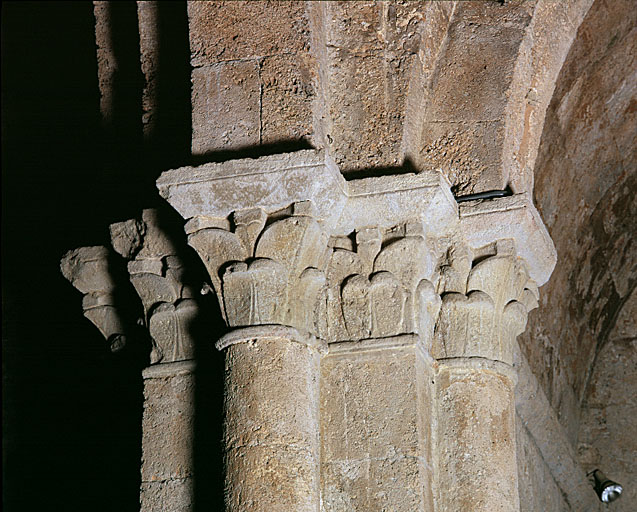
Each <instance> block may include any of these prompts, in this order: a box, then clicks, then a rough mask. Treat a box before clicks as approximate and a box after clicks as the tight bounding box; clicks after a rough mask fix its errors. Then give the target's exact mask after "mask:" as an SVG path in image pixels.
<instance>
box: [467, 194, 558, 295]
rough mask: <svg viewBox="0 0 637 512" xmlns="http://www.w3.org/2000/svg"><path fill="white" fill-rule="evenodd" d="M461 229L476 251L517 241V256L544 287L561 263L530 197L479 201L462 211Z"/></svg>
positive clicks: (518, 195)
mask: <svg viewBox="0 0 637 512" xmlns="http://www.w3.org/2000/svg"><path fill="white" fill-rule="evenodd" d="M459 215H460V229H461V231H462V234H463V237H464V239H465V240H467V242H468V243H469V245H470V246H471V247H472V248H478V247H481V246H484V245H486V244H487V243H490V242H493V241H495V240H499V239H507V238H510V239H513V240H515V244H516V249H517V254H518V255H519V256H520V257H521V258H522V259H524V261H525V262H526V263H527V265H528V268H529V275H530V276H531V278H532V279H533V280H534V281H535V282H536V283H537V285H538V286H542V285H543V284H544V283H546V282H547V281H548V280H549V277H550V276H551V274H552V273H553V269H554V268H555V264H556V263H557V251H556V249H555V245H553V240H552V239H551V236H550V235H549V233H548V231H547V229H546V227H545V226H544V223H543V222H542V219H541V218H540V214H539V213H538V211H537V209H536V208H535V206H534V205H533V202H532V200H531V198H530V196H529V195H528V194H526V193H523V194H516V195H513V196H509V197H501V198H497V199H487V200H483V199H478V200H475V201H467V202H466V203H462V204H461V205H460V208H459Z"/></svg>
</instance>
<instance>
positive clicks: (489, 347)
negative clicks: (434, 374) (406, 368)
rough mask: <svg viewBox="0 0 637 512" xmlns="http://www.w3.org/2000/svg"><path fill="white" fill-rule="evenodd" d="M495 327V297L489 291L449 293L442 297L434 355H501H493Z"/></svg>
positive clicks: (440, 356) (442, 356)
mask: <svg viewBox="0 0 637 512" xmlns="http://www.w3.org/2000/svg"><path fill="white" fill-rule="evenodd" d="M495 327H496V326H495V325H494V305H493V301H492V300H491V298H490V297H489V296H488V295H487V294H486V293H483V292H481V291H474V292H472V293H470V294H469V295H468V296H466V295H463V294H460V293H449V294H446V295H445V296H444V297H443V299H442V307H441V310H440V318H439V320H438V328H437V330H436V336H435V340H434V347H433V355H434V357H436V358H445V357H467V356H479V357H488V358H491V359H498V357H493V352H494V350H493V343H492V341H493V340H492V337H493V335H494V333H495V334H496V335H497V331H496V330H495ZM496 351H497V349H496Z"/></svg>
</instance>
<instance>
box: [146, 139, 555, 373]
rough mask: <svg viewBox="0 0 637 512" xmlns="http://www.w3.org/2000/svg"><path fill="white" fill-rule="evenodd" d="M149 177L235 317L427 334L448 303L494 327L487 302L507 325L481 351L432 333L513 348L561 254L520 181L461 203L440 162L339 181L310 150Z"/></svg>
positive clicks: (362, 334)
mask: <svg viewBox="0 0 637 512" xmlns="http://www.w3.org/2000/svg"><path fill="white" fill-rule="evenodd" d="M157 186H158V188H159V190H160V193H161V195H162V197H164V198H165V199H167V201H168V202H169V203H170V204H171V205H172V206H173V207H174V208H175V209H176V210H177V211H178V212H179V213H180V214H181V215H182V216H183V217H184V218H185V219H187V220H188V222H187V224H186V232H187V233H188V240H189V244H190V245H191V246H193V247H194V248H195V249H196V251H197V252H198V253H199V256H200V257H201V259H202V260H203V261H204V263H205V265H206V268H207V269H208V272H209V274H210V278H211V281H212V285H213V287H214V289H215V291H216V293H217V295H218V296H219V299H220V300H219V302H220V304H221V307H222V312H223V315H224V318H225V319H226V321H227V323H228V325H229V326H230V327H235V328H239V327H242V328H243V327H249V326H255V325H281V326H289V327H293V328H295V329H297V330H299V331H300V332H305V333H310V334H312V335H313V336H316V337H318V338H320V339H323V340H325V341H327V342H329V343H332V342H342V341H355V340H366V339H368V340H369V339H381V338H386V337H392V336H399V335H403V334H418V335H419V336H420V337H421V338H422V339H423V340H426V341H425V343H426V344H427V345H428V346H429V345H430V344H431V341H430V340H431V339H432V336H433V331H434V327H435V324H436V320H437V318H438V314H439V311H440V307H441V303H442V304H443V312H442V316H441V322H443V324H444V325H445V326H447V327H445V328H446V329H452V327H451V325H450V324H449V321H447V320H446V318H447V317H449V318H451V317H453V318H454V319H455V318H466V321H464V322H465V324H466V325H465V330H467V329H468V330H469V331H471V332H472V333H474V327H475V326H476V325H479V326H480V328H481V329H488V322H486V320H484V321H483V320H482V319H484V318H486V316H485V315H491V317H490V318H491V320H490V322H491V324H489V325H491V326H492V327H493V326H494V325H496V324H497V325H498V326H500V327H501V328H502V329H503V334H502V337H501V338H502V339H498V340H497V343H496V345H497V348H493V347H492V348H490V349H489V350H487V351H486V352H485V351H483V350H482V349H480V350H478V349H477V348H475V347H474V348H471V346H472V344H473V345H476V344H477V345H476V347H477V346H478V345H480V344H479V343H478V342H477V341H475V340H474V341H471V342H469V341H467V342H463V343H462V344H461V345H462V347H460V346H457V347H455V346H454V347H450V346H442V345H441V344H440V343H438V344H437V345H436V346H435V351H436V353H437V354H438V357H460V356H468V355H471V354H473V355H478V353H480V354H482V355H481V357H487V358H491V359H494V360H506V361H509V360H510V348H508V345H507V343H505V342H504V341H503V340H504V338H507V339H508V338H510V337H511V336H512V337H513V338H515V335H517V334H518V331H519V330H520V328H523V324H524V323H525V321H526V311H527V309H528V307H530V304H531V303H532V300H531V299H530V298H529V297H530V296H533V300H537V285H538V284H542V283H544V282H545V281H546V280H547V279H548V276H549V275H550V273H551V271H552V268H553V266H554V265H555V249H554V247H553V244H552V242H551V240H550V237H549V236H548V233H547V232H546V229H545V228H544V226H543V224H542V222H541V220H540V218H539V216H538V213H537V211H536V210H535V208H534V206H533V204H532V203H531V201H530V199H529V198H528V197H527V196H526V195H523V194H519V195H515V196H512V197H504V198H499V199H492V200H483V201H471V202H468V203H465V204H462V205H460V206H459V205H458V204H457V203H456V201H455V199H454V198H453V196H452V194H451V191H450V188H449V183H448V182H447V181H446V179H445V178H444V177H443V176H442V175H441V174H440V173H438V172H436V171H428V172H421V173H418V174H413V173H408V174H399V175H393V176H381V177H372V178H363V179H358V180H351V181H346V180H345V179H344V178H343V176H342V175H341V174H340V172H339V171H338V169H337V168H336V166H335V165H334V163H333V162H332V161H331V160H330V159H329V157H328V156H326V155H325V154H324V153H323V152H322V151H313V150H304V151H299V152H296V153H289V154H285V155H274V156H268V157H263V158H259V159H244V160H234V161H229V162H224V163H215V164H205V165H203V166H200V167H194V168H193V167H184V168H181V169H176V170H171V171H167V172H165V173H164V174H162V176H161V177H160V178H159V180H158V181H157ZM454 294H455V295H454ZM441 296H442V299H441ZM445 301H446V303H445ZM489 308H490V309H489ZM523 309H524V311H522V310H523ZM487 310H489V311H491V310H492V312H490V313H487ZM473 311H475V312H476V313H475V314H474V313H473ZM476 315H477V316H476ZM493 315H495V316H493ZM474 318H477V319H478V320H474ZM454 322H455V320H454ZM476 322H477V324H476ZM485 322H486V323H485ZM456 323H457V322H456ZM447 324H449V325H447ZM520 326H522V327H520ZM453 329H455V330H456V331H458V330H459V329H461V328H460V324H458V325H457V326H456V327H453ZM504 331H506V332H504ZM509 331H510V332H509ZM454 332H455V331H454ZM471 336H474V334H471ZM475 336H478V335H477V334H476V335H475ZM475 336H474V337H475ZM471 339H473V338H471ZM483 352H484V353H483Z"/></svg>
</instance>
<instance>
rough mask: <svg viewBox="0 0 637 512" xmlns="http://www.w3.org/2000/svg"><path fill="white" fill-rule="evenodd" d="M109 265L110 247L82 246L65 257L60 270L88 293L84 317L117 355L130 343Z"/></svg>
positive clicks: (84, 303)
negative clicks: (115, 300) (115, 299)
mask: <svg viewBox="0 0 637 512" xmlns="http://www.w3.org/2000/svg"><path fill="white" fill-rule="evenodd" d="M108 266H109V251H108V249H107V248H106V247H103V246H95V247H80V248H79V249H74V250H72V251H69V252H67V253H66V254H65V255H64V256H63V258H62V261H61V263H60V270H61V271H62V274H63V275H64V277H65V278H66V279H68V280H69V281H70V282H71V284H72V285H73V286H74V287H75V288H77V289H78V290H79V291H80V292H82V293H83V294H84V299H83V300H82V309H83V310H84V316H85V317H86V318H88V319H89V320H90V321H91V323H93V325H95V327H97V328H98V329H99V331H100V332H101V333H102V335H103V336H104V338H105V339H106V341H107V342H108V343H109V345H110V348H111V351H113V352H117V351H118V350H120V349H122V348H123V347H124V345H125V344H126V336H125V328H124V322H123V320H122V318H121V316H120V315H119V313H118V311H117V309H116V308H115V302H114V300H113V292H114V290H115V283H114V281H113V278H112V277H111V274H110V272H109V268H108Z"/></svg>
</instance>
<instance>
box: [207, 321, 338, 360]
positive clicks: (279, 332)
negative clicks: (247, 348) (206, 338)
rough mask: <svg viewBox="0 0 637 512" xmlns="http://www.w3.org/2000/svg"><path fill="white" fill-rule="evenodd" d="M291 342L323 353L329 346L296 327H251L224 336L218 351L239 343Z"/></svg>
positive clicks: (216, 345)
mask: <svg viewBox="0 0 637 512" xmlns="http://www.w3.org/2000/svg"><path fill="white" fill-rule="evenodd" d="M281 340H285V341H291V342H294V343H300V344H301V345H306V346H307V347H310V348H313V349H316V350H318V351H319V352H321V353H323V352H325V350H326V347H327V344H326V343H325V341H323V340H322V339H320V338H317V337H316V336H314V335H313V334H310V333H302V332H301V331H299V330H298V329H295V328H294V327H290V326H287V325H275V324H267V325H254V326H250V327H239V328H236V329H234V330H232V331H231V332H229V333H228V334H226V335H224V336H222V337H221V338H220V339H219V340H218V341H217V342H216V343H215V347H216V349H217V350H219V351H222V350H225V349H226V348H228V347H230V346H231V345H237V344H239V343H250V342H255V341H259V342H264V341H281Z"/></svg>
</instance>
